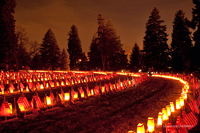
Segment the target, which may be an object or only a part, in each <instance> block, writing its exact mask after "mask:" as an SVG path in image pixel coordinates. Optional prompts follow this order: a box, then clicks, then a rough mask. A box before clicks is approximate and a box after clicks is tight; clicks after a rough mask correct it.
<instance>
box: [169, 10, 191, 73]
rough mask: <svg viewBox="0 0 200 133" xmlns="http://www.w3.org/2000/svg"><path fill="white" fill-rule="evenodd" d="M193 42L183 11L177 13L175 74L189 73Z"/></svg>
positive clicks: (175, 24)
mask: <svg viewBox="0 0 200 133" xmlns="http://www.w3.org/2000/svg"><path fill="white" fill-rule="evenodd" d="M191 48H192V42H191V37H190V31H189V27H188V25H187V21H186V18H185V13H184V12H183V11H182V10H179V11H177V13H176V14H175V18H174V22H173V33H172V43H171V51H172V55H171V56H172V68H173V70H174V71H175V72H183V71H189V69H190V65H191Z"/></svg>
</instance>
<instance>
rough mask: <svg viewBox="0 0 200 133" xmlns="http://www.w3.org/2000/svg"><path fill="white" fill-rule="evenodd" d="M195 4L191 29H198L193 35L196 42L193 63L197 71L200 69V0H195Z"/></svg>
mask: <svg viewBox="0 0 200 133" xmlns="http://www.w3.org/2000/svg"><path fill="white" fill-rule="evenodd" d="M193 3H194V4H195V8H193V9H192V10H193V11H192V22H191V23H192V24H191V27H192V28H193V29H196V31H195V32H194V33H193V40H194V42H195V44H194V49H193V52H192V53H193V56H192V58H193V62H194V64H193V65H194V67H195V69H197V68H200V61H199V57H200V52H199V51H200V1H199V0H193Z"/></svg>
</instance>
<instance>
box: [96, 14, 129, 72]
mask: <svg viewBox="0 0 200 133" xmlns="http://www.w3.org/2000/svg"><path fill="white" fill-rule="evenodd" d="M97 19H98V25H99V26H98V31H97V38H96V39H95V41H96V43H97V46H96V47H93V48H96V49H97V48H98V49H99V51H100V55H101V62H102V69H103V70H109V71H110V70H119V69H121V68H126V65H127V55H125V52H124V50H123V49H122V44H121V40H120V37H119V36H118V35H117V32H116V30H115V28H114V25H113V22H112V20H111V19H109V20H108V22H107V23H106V24H105V19H104V17H103V15H101V14H99V15H98V18H97ZM96 51H97V50H96Z"/></svg>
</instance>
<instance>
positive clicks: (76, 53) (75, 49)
mask: <svg viewBox="0 0 200 133" xmlns="http://www.w3.org/2000/svg"><path fill="white" fill-rule="evenodd" d="M68 36H69V39H68V49H67V51H68V52H69V58H70V69H71V70H76V69H79V66H78V65H79V62H78V61H79V59H81V57H82V47H81V41H80V38H79V35H78V29H77V27H76V26H75V25H72V26H71V31H70V32H69V33H68Z"/></svg>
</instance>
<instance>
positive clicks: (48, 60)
mask: <svg viewBox="0 0 200 133" xmlns="http://www.w3.org/2000/svg"><path fill="white" fill-rule="evenodd" d="M40 55H41V61H42V64H43V67H44V69H50V70H56V69H59V65H60V57H61V56H60V48H59V47H58V44H57V41H56V38H55V35H54V33H53V32H52V31H51V29H49V30H48V31H47V33H46V34H45V36H44V39H43V42H42V44H41V46H40Z"/></svg>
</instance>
